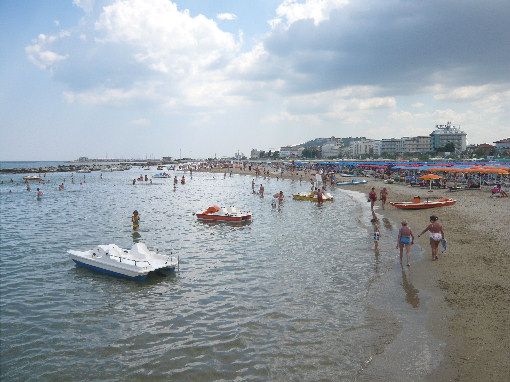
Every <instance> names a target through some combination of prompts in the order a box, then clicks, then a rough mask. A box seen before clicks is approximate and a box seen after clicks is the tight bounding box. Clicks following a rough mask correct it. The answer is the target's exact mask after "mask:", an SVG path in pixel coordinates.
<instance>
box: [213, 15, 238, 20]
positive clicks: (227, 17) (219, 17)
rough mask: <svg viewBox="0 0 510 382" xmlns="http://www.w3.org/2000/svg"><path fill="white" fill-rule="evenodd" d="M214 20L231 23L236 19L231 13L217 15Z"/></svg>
mask: <svg viewBox="0 0 510 382" xmlns="http://www.w3.org/2000/svg"><path fill="white" fill-rule="evenodd" d="M216 18H217V19H218V20H222V21H223V20H227V21H232V20H235V19H237V16H236V15H235V14H233V13H218V15H216Z"/></svg>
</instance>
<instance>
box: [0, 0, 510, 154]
mask: <svg viewBox="0 0 510 382" xmlns="http://www.w3.org/2000/svg"><path fill="white" fill-rule="evenodd" d="M508 20H510V1H508V0H488V1H480V0H463V1H458V0H427V1H423V0H385V1H376V0H249V1H239V0H182V1H180V0H173V1H170V0H104V1H99V0H97V1H96V0H44V1H36V0H16V1H14V0H12V1H9V0H0V135H1V143H0V160H2V161H7V160H73V159H77V158H78V157H81V156H86V157H89V158H105V157H106V158H125V159H134V158H137V159H138V158H155V159H158V158H161V157H162V156H171V157H174V158H181V157H192V158H208V157H215V156H216V157H218V158H219V157H222V156H232V155H234V154H235V153H238V152H239V153H244V154H245V155H247V156H249V155H250V151H251V149H259V150H266V151H267V150H273V151H274V150H278V149H279V148H280V147H281V146H286V145H292V144H299V143H304V142H306V141H308V140H310V139H314V138H318V137H330V136H335V137H350V136H352V137H358V136H365V137H367V138H372V139H382V138H400V137H403V136H417V135H428V134H430V133H431V132H432V131H433V130H434V127H435V125H437V124H445V123H446V122H448V121H450V122H451V123H452V124H453V125H455V126H458V127H460V129H461V130H463V131H464V132H466V133H467V141H468V143H473V144H478V143H492V142H494V141H496V140H499V139H503V138H508V137H510V23H509V22H508Z"/></svg>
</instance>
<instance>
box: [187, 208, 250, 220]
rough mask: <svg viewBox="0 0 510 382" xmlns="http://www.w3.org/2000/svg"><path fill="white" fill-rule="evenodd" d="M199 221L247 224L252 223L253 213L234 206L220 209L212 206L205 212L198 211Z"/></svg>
mask: <svg viewBox="0 0 510 382" xmlns="http://www.w3.org/2000/svg"><path fill="white" fill-rule="evenodd" d="M195 215H197V219H199V220H209V221H225V222H245V221H251V212H249V211H247V212H245V211H239V210H238V209H237V208H235V207H234V206H231V207H221V208H220V207H218V206H211V207H209V208H208V209H207V210H205V211H198V212H197V213H196V214H195Z"/></svg>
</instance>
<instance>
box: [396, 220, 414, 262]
mask: <svg viewBox="0 0 510 382" xmlns="http://www.w3.org/2000/svg"><path fill="white" fill-rule="evenodd" d="M411 239H412V240H411ZM412 244H414V235H413V231H412V230H411V228H409V227H408V225H407V220H403V221H402V227H401V228H400V229H399V230H398V242H397V247H396V248H399V247H400V265H402V257H403V255H404V246H405V247H406V255H407V266H408V267H410V266H411V264H410V263H409V257H410V254H411V245H412Z"/></svg>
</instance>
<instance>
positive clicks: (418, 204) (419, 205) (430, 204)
mask: <svg viewBox="0 0 510 382" xmlns="http://www.w3.org/2000/svg"><path fill="white" fill-rule="evenodd" d="M455 203H457V201H456V200H452V199H450V198H442V199H438V200H432V201H429V200H428V199H427V201H425V202H422V201H421V199H420V197H418V196H415V197H414V198H413V201H412V202H390V205H392V206H393V207H396V208H401V209H407V210H419V209H423V208H434V207H445V206H453V205H454V204H455Z"/></svg>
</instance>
